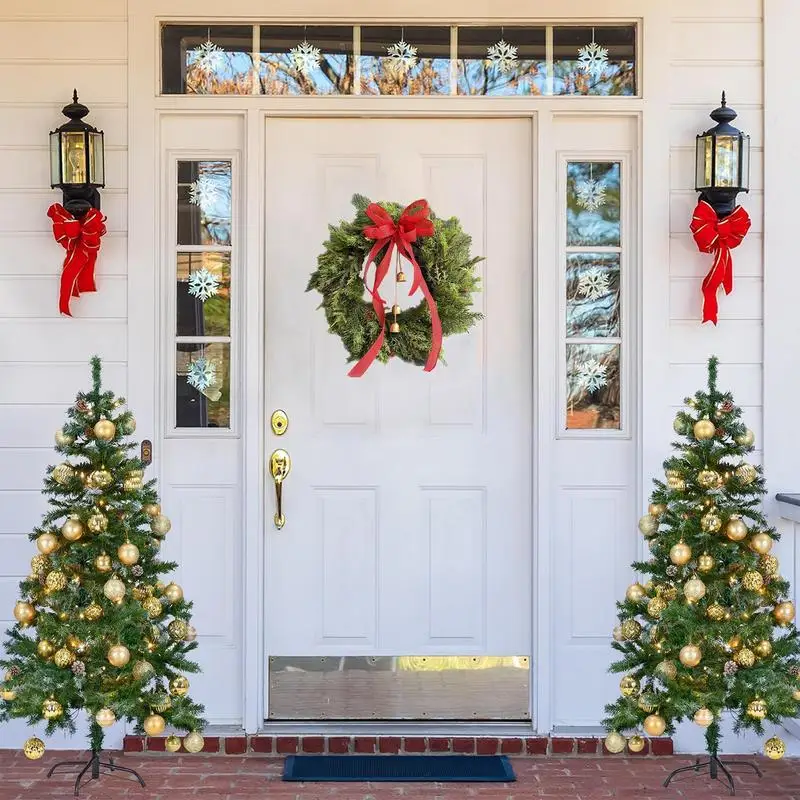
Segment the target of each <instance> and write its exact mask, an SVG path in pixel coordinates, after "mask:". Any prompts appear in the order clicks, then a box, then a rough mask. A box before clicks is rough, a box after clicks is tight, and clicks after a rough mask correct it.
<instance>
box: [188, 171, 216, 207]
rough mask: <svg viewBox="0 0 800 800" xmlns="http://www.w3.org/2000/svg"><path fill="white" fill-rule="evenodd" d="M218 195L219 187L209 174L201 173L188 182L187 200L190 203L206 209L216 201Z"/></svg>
mask: <svg viewBox="0 0 800 800" xmlns="http://www.w3.org/2000/svg"><path fill="white" fill-rule="evenodd" d="M220 197H221V192H220V188H219V186H218V185H217V182H216V181H215V180H214V179H213V178H212V177H211V176H210V175H201V176H200V177H199V178H198V179H197V180H196V181H194V182H192V183H190V184H189V202H190V203H192V205H195V206H200V208H202V209H207V208H210V207H211V206H213V205H214V204H215V203H217V201H219V199H220Z"/></svg>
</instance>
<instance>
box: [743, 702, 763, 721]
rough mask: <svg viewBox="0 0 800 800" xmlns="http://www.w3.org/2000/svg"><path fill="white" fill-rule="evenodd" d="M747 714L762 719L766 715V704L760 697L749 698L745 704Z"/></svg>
mask: <svg viewBox="0 0 800 800" xmlns="http://www.w3.org/2000/svg"><path fill="white" fill-rule="evenodd" d="M747 716H748V717H752V718H753V719H764V717H766V716H767V704H766V703H765V702H764V701H763V700H761V699H760V698H756V699H755V700H751V701H750V702H749V703H748V704H747Z"/></svg>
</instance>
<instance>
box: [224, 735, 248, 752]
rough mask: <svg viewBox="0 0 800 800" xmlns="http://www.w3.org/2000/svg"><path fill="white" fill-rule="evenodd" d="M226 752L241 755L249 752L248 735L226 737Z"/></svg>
mask: <svg viewBox="0 0 800 800" xmlns="http://www.w3.org/2000/svg"><path fill="white" fill-rule="evenodd" d="M225 752H226V753H227V754H228V755H229V756H240V755H242V754H243V753H246V752H247V737H246V736H228V737H226V738H225Z"/></svg>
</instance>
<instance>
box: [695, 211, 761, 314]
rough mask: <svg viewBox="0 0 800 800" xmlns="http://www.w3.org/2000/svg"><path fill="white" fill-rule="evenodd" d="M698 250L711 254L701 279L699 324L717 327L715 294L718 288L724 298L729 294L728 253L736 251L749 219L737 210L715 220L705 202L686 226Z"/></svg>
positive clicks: (747, 226)
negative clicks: (701, 292) (709, 323)
mask: <svg viewBox="0 0 800 800" xmlns="http://www.w3.org/2000/svg"><path fill="white" fill-rule="evenodd" d="M690 229H691V231H692V235H693V236H694V240H695V242H696V243H697V247H698V249H699V250H700V251H701V252H703V253H714V264H713V266H712V267H711V270H710V271H709V273H708V275H706V277H705V278H704V279H703V322H709V321H711V322H713V323H714V324H715V325H716V324H717V310H718V304H717V290H718V289H719V287H720V286H722V287H723V288H724V289H725V294H730V293H731V292H732V291H733V257H732V256H731V250H732V249H733V248H734V247H738V246H739V245H740V244H741V243H742V240H743V239H744V237H745V236H746V235H747V231H749V230H750V217H749V215H748V213H747V212H746V211H745V210H744V209H743V208H742V207H741V206H736V208H735V209H734V210H733V213H732V214H730V215H729V216H727V217H725V219H719V218H718V217H717V212H716V211H714V209H713V208H712V207H711V205H710V204H709V203H707V202H706V201H705V200H701V201H700V202H699V203H698V204H697V208H695V210H694V214H692V224H691V225H690Z"/></svg>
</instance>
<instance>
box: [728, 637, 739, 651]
mask: <svg viewBox="0 0 800 800" xmlns="http://www.w3.org/2000/svg"><path fill="white" fill-rule="evenodd" d="M741 646H742V637H741V636H739V634H738V633H737V634H736V635H735V636H731V638H730V639H728V647H730V648H731V650H738V649H739V648H740V647H741Z"/></svg>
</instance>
